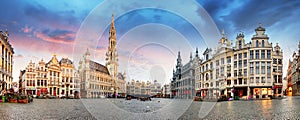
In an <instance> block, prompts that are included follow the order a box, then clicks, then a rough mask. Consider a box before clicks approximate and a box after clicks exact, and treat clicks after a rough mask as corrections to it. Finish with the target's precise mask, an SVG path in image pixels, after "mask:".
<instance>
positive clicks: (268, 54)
mask: <svg viewBox="0 0 300 120" xmlns="http://www.w3.org/2000/svg"><path fill="white" fill-rule="evenodd" d="M267 59H271V50H267Z"/></svg>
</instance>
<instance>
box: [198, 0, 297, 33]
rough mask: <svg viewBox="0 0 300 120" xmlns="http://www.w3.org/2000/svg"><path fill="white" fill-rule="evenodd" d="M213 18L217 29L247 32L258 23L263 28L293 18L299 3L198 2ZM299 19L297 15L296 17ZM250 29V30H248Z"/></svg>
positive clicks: (251, 1)
mask: <svg viewBox="0 0 300 120" xmlns="http://www.w3.org/2000/svg"><path fill="white" fill-rule="evenodd" d="M199 2H200V3H201V5H203V7H204V8H205V9H206V10H207V12H208V13H210V15H211V16H212V17H213V19H214V20H215V22H216V23H217V25H218V26H219V29H220V28H221V29H222V28H227V29H229V30H232V31H240V30H243V31H249V30H253V28H256V27H257V25H258V23H262V24H263V25H264V26H265V27H269V26H272V25H274V24H276V23H278V22H283V21H284V20H285V19H287V18H289V17H295V16H294V15H297V14H298V13H299V11H300V8H299V7H298V6H300V1H290V2H286V1H260V0H254V1H253V0H250V1H243V2H241V1H237V0H232V1H230V2H228V1H226V2H225V1H222V2H221V1H216V0H211V1H199ZM297 16H298V17H299V15H297ZM249 28H251V29H249Z"/></svg>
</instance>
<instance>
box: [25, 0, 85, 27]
mask: <svg viewBox="0 0 300 120" xmlns="http://www.w3.org/2000/svg"><path fill="white" fill-rule="evenodd" d="M24 15H25V16H27V17H29V18H30V19H32V20H34V21H37V22H38V23H40V24H43V26H49V27H56V28H69V27H72V26H76V25H79V24H80V20H79V19H78V18H77V17H76V16H75V12H74V10H63V11H55V10H49V9H47V8H46V7H44V6H42V5H40V4H35V5H27V6H26V7H25V8H24Z"/></svg>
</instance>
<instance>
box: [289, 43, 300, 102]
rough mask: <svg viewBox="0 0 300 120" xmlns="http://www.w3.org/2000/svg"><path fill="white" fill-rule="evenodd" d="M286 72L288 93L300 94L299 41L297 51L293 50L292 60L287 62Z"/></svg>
mask: <svg viewBox="0 0 300 120" xmlns="http://www.w3.org/2000/svg"><path fill="white" fill-rule="evenodd" d="M287 74H288V75H287V76H288V77H287V79H288V90H289V92H290V94H292V95H293V96H298V95H300V42H299V44H298V53H296V52H294V53H293V56H292V60H291V61H290V62H289V67H288V72H287Z"/></svg>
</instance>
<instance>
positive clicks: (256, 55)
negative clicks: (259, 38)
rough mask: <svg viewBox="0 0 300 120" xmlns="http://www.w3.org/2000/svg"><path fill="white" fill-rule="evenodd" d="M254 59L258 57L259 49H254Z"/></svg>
mask: <svg viewBox="0 0 300 120" xmlns="http://www.w3.org/2000/svg"><path fill="white" fill-rule="evenodd" d="M255 59H259V50H255Z"/></svg>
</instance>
